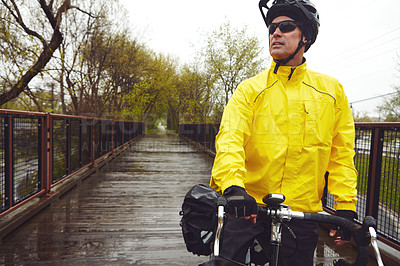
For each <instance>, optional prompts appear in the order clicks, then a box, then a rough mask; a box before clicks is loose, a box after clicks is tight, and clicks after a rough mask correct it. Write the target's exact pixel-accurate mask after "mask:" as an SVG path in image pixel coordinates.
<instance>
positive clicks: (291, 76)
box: [270, 58, 307, 82]
mask: <svg viewBox="0 0 400 266" xmlns="http://www.w3.org/2000/svg"><path fill="white" fill-rule="evenodd" d="M275 66H276V62H275V61H272V63H271V68H270V71H271V74H272V75H275V76H276V77H277V79H279V80H281V81H283V82H287V81H297V80H301V79H303V77H304V73H305V72H306V70H307V63H306V59H305V58H304V59H303V63H302V64H301V65H299V66H280V67H279V68H278V73H276V74H274V73H273V70H274V68H275Z"/></svg>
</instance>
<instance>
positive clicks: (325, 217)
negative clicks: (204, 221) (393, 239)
mask: <svg viewBox="0 0 400 266" xmlns="http://www.w3.org/2000/svg"><path fill="white" fill-rule="evenodd" d="M284 200H285V197H284V195H282V194H277V193H270V194H268V195H267V196H266V197H265V198H264V199H263V201H264V203H265V204H266V206H265V207H259V208H258V213H259V214H264V215H266V216H269V217H271V218H272V220H271V221H272V222H271V237H270V247H271V249H270V262H269V265H270V266H276V265H278V255H279V248H280V246H281V233H282V230H281V229H282V224H283V223H284V222H286V221H290V220H293V219H298V220H308V221H313V222H318V223H328V224H334V225H338V226H340V227H341V228H344V229H347V230H348V231H350V232H351V233H352V237H353V239H354V241H355V242H356V244H357V257H356V260H355V262H354V263H348V262H346V261H344V260H343V259H340V260H338V261H334V265H335V266H340V265H366V264H367V262H368V257H369V250H368V246H369V245H370V244H371V245H372V247H373V250H374V254H375V257H376V260H377V262H378V265H379V266H381V265H383V261H382V258H381V255H380V252H379V248H378V243H377V234H376V231H375V228H376V222H375V219H374V218H373V217H371V216H367V217H365V219H364V223H363V224H362V225H361V226H360V225H358V224H357V223H355V222H351V221H349V220H346V219H344V218H341V217H338V216H333V215H329V214H322V213H306V212H297V211H292V210H291V209H290V207H289V206H287V205H284V204H283V202H284ZM217 205H218V213H217V216H218V224H217V229H216V233H215V239H214V244H213V254H212V255H211V256H210V260H209V261H207V262H205V263H203V264H200V265H201V266H217V265H218V266H221V265H246V266H247V265H251V264H242V263H238V262H233V261H231V260H229V259H227V258H223V257H221V256H220V253H219V251H220V242H221V241H220V240H221V233H222V229H223V225H224V218H225V206H226V199H225V198H223V197H219V198H218V200H217Z"/></svg>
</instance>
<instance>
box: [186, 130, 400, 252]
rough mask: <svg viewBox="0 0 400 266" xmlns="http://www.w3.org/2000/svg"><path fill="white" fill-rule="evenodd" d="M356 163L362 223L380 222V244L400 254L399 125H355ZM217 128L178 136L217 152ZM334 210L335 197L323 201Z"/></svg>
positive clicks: (358, 204) (378, 229)
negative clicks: (372, 219)
mask: <svg viewBox="0 0 400 266" xmlns="http://www.w3.org/2000/svg"><path fill="white" fill-rule="evenodd" d="M355 126H356V138H355V151H356V155H355V158H354V163H355V166H356V169H357V171H358V179H357V190H358V203H357V214H358V219H359V222H361V221H362V220H363V219H364V217H365V216H367V215H371V216H373V217H375V218H376V219H377V231H378V233H379V235H380V240H381V241H383V242H385V243H386V244H388V245H390V246H392V247H394V248H395V249H397V250H400V219H399V216H400V170H399V166H400V165H399V163H400V123H356V124H355ZM218 130H219V125H218V124H198V125H196V124H181V125H180V126H179V134H180V135H181V136H184V137H186V138H189V139H191V140H193V141H196V142H198V143H199V144H201V145H203V146H204V147H205V148H206V149H207V150H210V151H213V152H215V136H216V135H217V133H218ZM322 202H323V205H324V207H325V208H326V209H327V210H333V206H334V201H333V196H332V195H330V194H329V193H326V194H325V195H324V197H323V199H322Z"/></svg>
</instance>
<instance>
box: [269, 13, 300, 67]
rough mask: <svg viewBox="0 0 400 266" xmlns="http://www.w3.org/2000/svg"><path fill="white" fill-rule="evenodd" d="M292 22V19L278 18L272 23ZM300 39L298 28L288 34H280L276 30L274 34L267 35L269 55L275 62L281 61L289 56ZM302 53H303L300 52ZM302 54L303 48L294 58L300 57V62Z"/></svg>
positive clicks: (277, 29) (278, 30) (279, 31)
mask: <svg viewBox="0 0 400 266" xmlns="http://www.w3.org/2000/svg"><path fill="white" fill-rule="evenodd" d="M288 20H291V21H294V20H293V19H291V18H289V17H286V16H280V17H277V18H275V19H274V20H273V21H272V23H279V22H282V21H288ZM300 38H301V31H300V29H299V27H296V29H295V30H293V31H290V32H285V33H283V32H281V30H280V29H279V27H277V28H276V30H275V32H274V33H272V34H270V35H269V53H270V54H271V56H272V58H274V59H276V60H282V59H285V58H287V57H288V56H290V55H291V54H292V53H294V51H295V50H296V49H297V46H298V44H299V41H300ZM301 51H303V52H301ZM303 54H304V47H303V48H302V49H301V50H300V51H299V53H297V55H296V57H300V60H302V58H303Z"/></svg>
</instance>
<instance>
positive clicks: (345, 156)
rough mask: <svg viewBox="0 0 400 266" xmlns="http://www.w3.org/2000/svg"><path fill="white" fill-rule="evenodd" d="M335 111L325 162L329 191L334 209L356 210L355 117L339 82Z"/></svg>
mask: <svg viewBox="0 0 400 266" xmlns="http://www.w3.org/2000/svg"><path fill="white" fill-rule="evenodd" d="M338 88H340V90H338V93H337V95H336V96H337V110H336V114H335V124H334V132H333V140H332V148H331V155H330V161H329V165H328V172H329V177H328V192H329V193H330V194H332V195H334V197H335V209H337V210H352V211H356V208H355V204H356V203H357V190H356V185H357V171H356V169H355V167H354V162H353V159H354V155H355V152H354V137H355V136H354V134H355V130H354V120H353V116H352V113H351V109H350V105H349V102H348V100H347V97H346V95H345V94H344V93H343V90H342V86H341V84H340V83H338Z"/></svg>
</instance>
